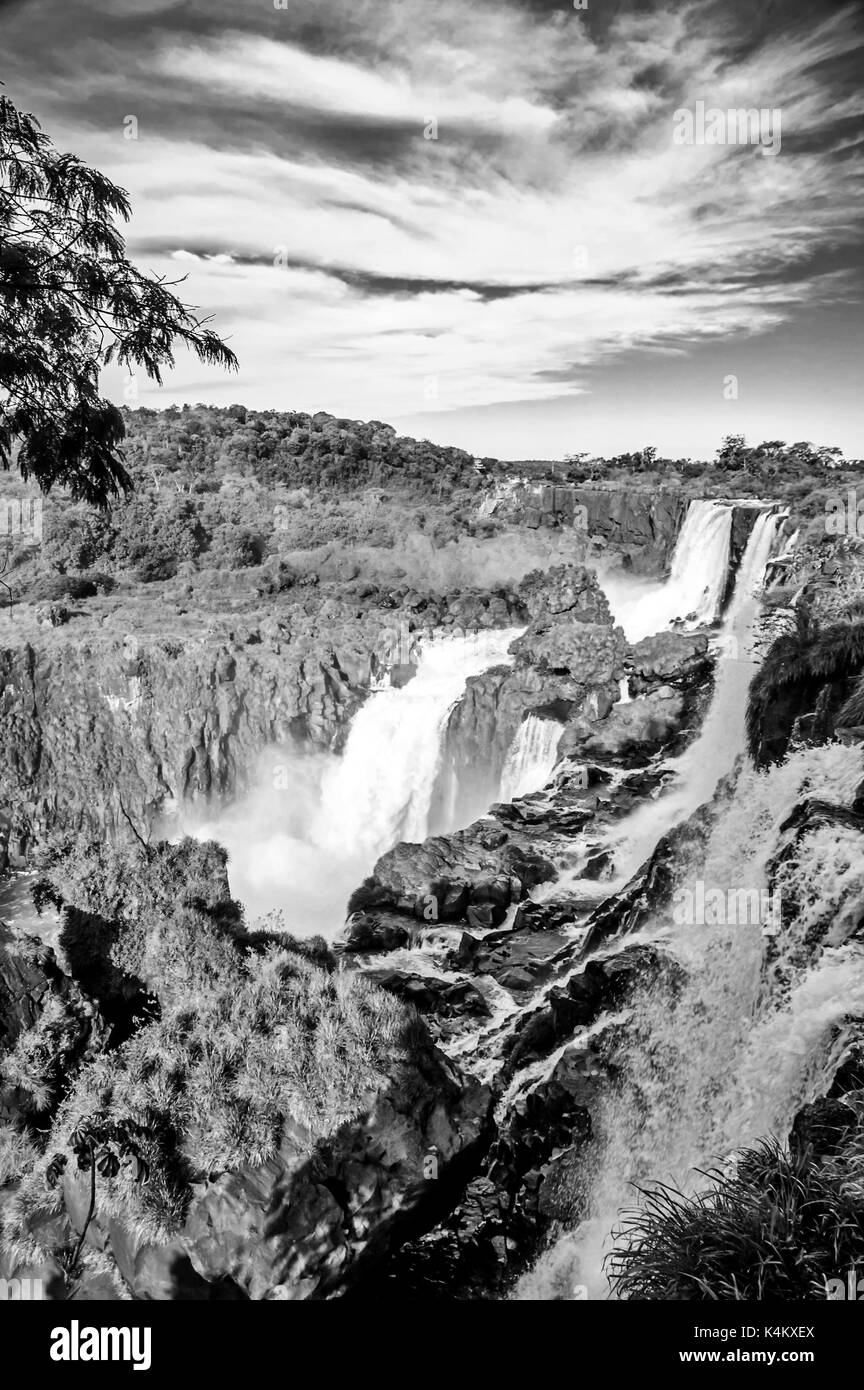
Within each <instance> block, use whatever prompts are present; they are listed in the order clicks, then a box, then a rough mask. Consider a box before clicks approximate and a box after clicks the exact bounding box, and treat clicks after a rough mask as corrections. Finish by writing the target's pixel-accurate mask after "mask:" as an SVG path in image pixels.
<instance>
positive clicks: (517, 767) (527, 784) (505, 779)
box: [500, 714, 564, 801]
mask: <svg viewBox="0 0 864 1390" xmlns="http://www.w3.org/2000/svg"><path fill="white" fill-rule="evenodd" d="M563 728H564V725H563V724H561V723H559V722H558V720H557V719H540V718H539V717H538V716H537V715H536V714H529V716H528V718H527V719H523V721H522V723H521V724H520V725H519V728H518V729H517V731H516V736H515V738H514V739H513V742H512V744H511V745H510V749H509V751H508V753H507V758H506V761H505V763H504V770H503V772H502V773H501V791H500V800H501V801H515V799H516V797H517V796H527V795H528V793H529V792H536V791H539V790H540V789H541V787H545V785H546V783H547V782H548V781H549V778H550V777H551V776H552V769H553V768H554V766H555V760H556V757H557V754H558V741H559V739H560V738H561V733H562V730H563Z"/></svg>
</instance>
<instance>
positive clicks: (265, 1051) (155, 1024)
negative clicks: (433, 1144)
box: [0, 840, 428, 1263]
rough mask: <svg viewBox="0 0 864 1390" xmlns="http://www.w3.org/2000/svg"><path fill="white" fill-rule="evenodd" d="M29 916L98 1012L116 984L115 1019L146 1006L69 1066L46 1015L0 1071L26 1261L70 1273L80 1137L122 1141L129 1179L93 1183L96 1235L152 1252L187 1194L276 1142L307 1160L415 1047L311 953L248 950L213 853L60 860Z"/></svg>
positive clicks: (127, 851)
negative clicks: (68, 1205)
mask: <svg viewBox="0 0 864 1390" xmlns="http://www.w3.org/2000/svg"><path fill="white" fill-rule="evenodd" d="M61 887H62V891H61ZM39 898H40V900H41V901H43V902H44V901H47V900H49V899H50V900H51V901H52V902H53V903H54V904H55V905H56V906H58V907H59V908H60V909H61V911H62V913H63V918H64V927H63V944H64V947H65V948H66V950H67V951H68V955H69V959H70V965H71V968H72V969H73V972H76V973H78V974H79V975H80V976H81V978H82V979H86V981H87V982H88V983H93V981H94V979H95V980H96V982H97V983H100V982H101V985H102V988H103V989H104V991H105V995H106V999H105V1002H106V1003H109V1004H110V1003H111V1002H112V997H111V991H112V989H113V990H115V991H117V990H118V989H119V987H120V985H121V984H122V982H124V981H126V982H131V984H132V985H133V987H134V988H133V990H132V993H131V995H128V996H127V1003H128V1002H129V999H130V998H135V997H136V994H137V991H138V989H139V988H140V987H141V986H142V985H143V986H146V990H147V996H148V1004H149V1006H148V1008H147V1009H146V1010H144V1011H142V1012H141V1013H140V1014H139V1015H137V1016H135V1017H134V1018H131V1019H127V1020H125V1023H124V1022H123V1021H118V1023H116V1024H115V1027H114V1028H113V1030H112V1032H111V1033H110V1035H109V1036H108V1037H107V1039H106V1040H105V1043H104V1045H103V1046H102V1047H100V1048H99V1049H97V1050H96V1052H95V1054H92V1055H89V1056H87V1057H85V1058H84V1059H83V1060H82V1059H80V1058H78V1059H77V1061H73V1054H74V1049H73V1047H72V1045H71V1041H70V1043H69V1045H67V1046H65V1047H64V1045H63V1044H64V1025H65V1023H66V1019H65V1016H64V1015H63V1010H62V1008H61V1006H60V1004H59V1003H57V1004H55V1003H53V1002H50V1001H49V1007H48V1008H46V1010H45V1012H44V1013H43V1014H42V1015H41V1016H40V1018H39V1019H38V1020H37V1022H36V1023H35V1025H34V1026H33V1027H32V1028H29V1029H25V1030H24V1031H23V1032H22V1033H21V1035H20V1036H19V1038H18V1040H17V1042H16V1045H15V1046H14V1048H12V1049H11V1050H7V1051H6V1052H5V1054H3V1055H2V1057H0V1081H2V1083H3V1085H5V1086H6V1087H7V1088H8V1087H10V1086H11V1087H17V1088H18V1094H17V1105H16V1107H15V1110H14V1112H13V1114H12V1115H11V1117H10V1114H9V1111H8V1110H7V1112H6V1119H5V1122H4V1123H3V1124H0V1196H4V1195H5V1197H6V1199H7V1200H5V1201H0V1244H2V1246H3V1248H4V1249H7V1250H13V1251H17V1252H18V1253H19V1255H22V1256H23V1257H25V1258H28V1257H29V1258H33V1257H35V1256H40V1255H41V1256H43V1257H44V1255H45V1254H46V1253H47V1254H49V1255H53V1256H57V1255H58V1253H59V1254H63V1252H64V1251H65V1255H64V1258H67V1263H68V1260H69V1258H71V1257H70V1256H69V1247H70V1245H74V1244H77V1240H73V1236H72V1233H70V1232H69V1231H67V1230H66V1227H65V1225H64V1223H63V1222H62V1221H61V1223H60V1225H59V1226H58V1225H57V1223H56V1222H55V1221H54V1220H53V1218H54V1217H57V1216H61V1215H62V1212H63V1198H64V1189H63V1184H62V1183H59V1185H58V1178H59V1177H60V1176H61V1175H62V1174H63V1173H64V1172H66V1171H67V1169H68V1171H69V1172H72V1171H73V1170H74V1164H73V1160H74V1158H75V1155H76V1152H77V1150H76V1144H77V1143H78V1138H80V1135H81V1134H82V1133H84V1132H85V1131H86V1132H88V1133H89V1132H90V1131H93V1132H95V1131H96V1130H98V1131H99V1132H100V1133H101V1132H102V1131H103V1130H104V1131H105V1133H106V1134H108V1135H109V1137H110V1135H113V1134H114V1133H115V1131H116V1133H118V1134H120V1133H121V1132H122V1133H126V1131H127V1130H128V1131H129V1132H130V1133H131V1132H133V1130H134V1133H135V1136H136V1137H135V1145H134V1147H135V1155H136V1156H137V1158H138V1159H139V1160H140V1163H138V1162H136V1163H134V1164H129V1163H127V1164H119V1165H116V1164H113V1163H108V1165H107V1167H106V1168H105V1169H104V1171H103V1170H102V1169H100V1173H101V1177H100V1179H99V1185H98V1210H97V1217H98V1219H99V1220H100V1221H103V1222H104V1221H105V1220H107V1219H108V1218H109V1217H111V1216H116V1217H117V1218H118V1219H119V1220H123V1221H125V1222H126V1223H128V1224H129V1225H130V1226H131V1227H133V1228H134V1229H135V1230H136V1232H137V1238H139V1239H142V1240H144V1239H146V1240H155V1241H157V1242H158V1241H161V1240H165V1239H168V1237H169V1236H170V1235H171V1233H172V1232H173V1231H176V1230H177V1228H178V1226H179V1225H180V1224H181V1223H182V1220H183V1217H184V1213H185V1210H186V1207H187V1204H188V1201H189V1198H190V1194H191V1187H190V1185H191V1184H192V1183H193V1182H194V1181H196V1180H197V1181H201V1180H208V1179H212V1178H213V1176H214V1175H215V1174H216V1173H218V1172H221V1171H225V1170H227V1169H237V1168H240V1167H242V1166H244V1165H260V1164H262V1163H265V1162H266V1161H267V1160H269V1159H272V1158H273V1157H274V1155H275V1154H276V1153H277V1151H278V1150H279V1148H280V1145H281V1144H283V1143H284V1142H285V1135H286V1132H290V1134H291V1135H292V1143H293V1144H294V1146H295V1147H297V1148H298V1151H299V1152H301V1153H305V1154H306V1155H307V1156H308V1155H311V1154H312V1152H313V1150H314V1148H315V1145H316V1144H317V1143H318V1141H319V1140H321V1139H323V1138H325V1137H326V1136H327V1135H332V1134H334V1133H335V1132H336V1131H337V1130H338V1129H339V1126H340V1125H342V1124H344V1123H345V1122H346V1121H348V1120H350V1119H351V1118H352V1117H353V1116H356V1115H357V1113H358V1110H362V1109H363V1107H364V1106H366V1105H368V1104H369V1103H370V1100H371V1098H372V1097H373V1096H374V1095H375V1093H376V1092H377V1091H379V1090H380V1089H382V1088H383V1087H386V1086H390V1085H392V1084H393V1083H394V1078H398V1077H399V1075H400V1074H401V1071H402V1070H403V1068H404V1067H406V1066H409V1067H410V1065H411V1063H412V1061H413V1059H414V1057H415V1056H416V1053H417V1048H418V1047H420V1048H422V1047H423V1046H428V1038H427V1035H426V1034H425V1030H424V1029H423V1027H422V1025H420V1024H419V1023H418V1021H417V1018H416V1015H415V1014H414V1013H413V1011H412V1010H410V1009H407V1008H406V1007H405V1006H404V1005H402V1004H401V1003H399V1002H398V1001H397V1000H396V999H394V998H393V997H392V996H391V995H389V994H386V993H384V992H383V991H380V990H378V989H376V988H375V987H374V986H373V985H372V984H370V983H369V982H368V981H366V980H363V979H361V978H360V977H358V976H356V975H353V974H348V973H343V972H342V971H340V970H337V969H336V968H335V961H334V959H333V957H332V956H331V954H330V953H329V951H328V950H327V948H326V946H325V945H324V943H323V942H322V941H320V939H314V938H313V939H312V940H307V941H303V942H298V941H295V940H294V939H293V938H291V937H290V936H286V935H285V934H284V933H282V932H279V933H270V932H269V931H266V930H265V931H258V932H253V933H248V932H246V930H245V928H244V925H243V921H242V915H241V912H240V909H239V908H238V907H237V905H236V904H235V903H234V902H233V901H232V900H231V898H230V896H229V894H228V889H227V881H226V878H225V852H224V851H223V850H222V849H221V848H220V847H218V846H216V845H215V844H212V843H210V844H199V843H197V842H194V841H190V840H186V841H184V842H182V843H181V844H180V845H177V846H169V845H166V844H159V845H156V846H153V847H147V846H144V845H141V844H136V843H130V844H129V845H127V846H121V845H119V844H113V845H107V846H106V845H101V846H100V845H95V844H94V845H90V846H86V847H84V848H82V847H80V846H72V845H71V844H70V845H67V846H65V847H64V848H63V849H62V850H61V851H60V852H59V853H58V854H57V855H56V856H55V857H54V860H53V862H52V865H51V867H50V868H49V870H48V872H47V874H46V876H45V878H44V879H43V880H42V883H41V885H40V887H39ZM76 903H80V904H81V906H80V907H78V906H76V905H75V904H76ZM96 920H98V921H100V922H101V923H102V926H103V930H102V932H101V933H94V932H93V931H92V926H93V923H94V921H96ZM82 951H84V952H85V953H86V954H85V956H84V957H83V958H82ZM100 953H101V954H102V955H103V957H104V958H103V960H102V961H101V962H100V963H99V964H98V966H97V962H96V960H95V957H96V956H98V955H99V954H100ZM76 966H77V967H78V969H77V971H76ZM121 993H122V991H121ZM118 997H119V996H118ZM118 997H114V999H113V1003H114V1005H115V1010H114V1013H115V1018H116V1016H117V1003H118ZM70 1031H71V1030H70ZM64 1059H65V1061H66V1062H67V1063H69V1064H70V1065H67V1066H65V1067H64V1066H63V1065H61V1064H62V1063H63V1062H64ZM4 1094H7V1095H8V1091H7V1092H4ZM94 1127H95V1129H94ZM79 1147H80V1146H79ZM109 1147H110V1146H109ZM127 1147H128V1146H127ZM130 1152H131V1150H130ZM142 1165H143V1170H144V1171H145V1175H146V1178H147V1180H146V1181H143V1180H142ZM79 1166H80V1165H79ZM4 1187H5V1189H6V1191H5V1193H4V1192H3V1188H4ZM64 1232H65V1234H64Z"/></svg>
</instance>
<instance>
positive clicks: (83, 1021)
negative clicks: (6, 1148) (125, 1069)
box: [0, 922, 108, 1122]
mask: <svg viewBox="0 0 864 1390" xmlns="http://www.w3.org/2000/svg"><path fill="white" fill-rule="evenodd" d="M42 1025H44V1026H45V1037H44V1039H43V1047H47V1048H48V1049H49V1051H50V1052H51V1054H52V1057H51V1064H50V1075H48V1076H47V1077H46V1079H45V1084H44V1086H43V1087H42V1088H40V1089H39V1090H36V1091H32V1092H31V1091H30V1090H29V1088H27V1087H26V1086H24V1085H22V1084H19V1083H18V1082H17V1081H16V1080H15V1078H14V1076H13V1075H11V1074H9V1075H5V1076H4V1071H3V1070H0V1120H8V1119H11V1118H15V1117H16V1116H19V1115H21V1116H26V1117H27V1120H28V1122H34V1121H35V1120H36V1119H37V1118H44V1115H45V1114H46V1113H47V1112H48V1111H49V1110H50V1109H51V1108H53V1106H54V1105H55V1104H56V1102H57V1100H58V1099H59V1094H60V1087H61V1086H62V1084H63V1079H64V1078H65V1076H66V1075H68V1074H70V1073H71V1072H73V1071H74V1070H75V1069H76V1068H77V1067H78V1066H79V1065H80V1064H81V1062H82V1061H83V1060H84V1059H85V1058H87V1057H89V1056H92V1055H93V1054H95V1053H96V1052H98V1051H100V1050H101V1049H102V1048H103V1047H105V1045H106V1043H107V1039H108V1028H107V1027H106V1024H105V1022H104V1020H103V1019H102V1018H101V1016H100V1014H99V1011H98V1009H97V1008H96V1007H95V1005H94V1004H93V1003H92V1001H91V1000H89V999H88V998H87V996H86V995H84V994H83V993H82V991H81V990H80V989H79V988H78V987H77V985H76V984H75V983H74V982H73V981H72V980H70V979H69V977H68V976H67V975H65V974H64V973H63V971H62V970H61V969H60V967H59V965H58V964H57V960H56V958H55V956H54V952H53V951H52V950H51V949H50V948H49V947H47V946H43V945H42V943H41V942H40V941H37V940H36V939H35V938H34V937H26V936H24V937H22V936H16V935H15V934H14V933H13V932H12V931H10V929H9V928H8V927H6V926H5V924H4V923H2V922H0V1066H2V1063H3V1060H4V1058H6V1059H8V1057H9V1054H10V1053H11V1052H12V1051H13V1049H14V1047H15V1044H16V1043H17V1042H18V1041H19V1039H20V1038H21V1037H22V1035H26V1034H29V1033H33V1034H34V1036H35V1031H34V1030H38V1029H39V1028H40V1026H42Z"/></svg>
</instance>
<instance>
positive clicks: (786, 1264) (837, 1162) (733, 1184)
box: [608, 1141, 864, 1302]
mask: <svg viewBox="0 0 864 1390" xmlns="http://www.w3.org/2000/svg"><path fill="white" fill-rule="evenodd" d="M704 1176H705V1177H706V1178H708V1179H710V1181H711V1183H712V1186H711V1187H710V1188H709V1189H707V1190H706V1191H704V1192H701V1193H698V1194H696V1195H695V1196H685V1195H684V1194H682V1193H681V1192H678V1191H676V1190H675V1189H674V1188H671V1187H667V1186H662V1185H661V1186H658V1187H656V1188H654V1189H653V1190H651V1191H648V1192H643V1193H642V1197H643V1205H642V1206H641V1207H640V1208H639V1209H637V1210H635V1211H633V1212H630V1213H627V1214H626V1215H625V1217H624V1220H623V1224H622V1228H621V1231H620V1232H619V1233H618V1234H619V1235H620V1237H621V1244H620V1246H619V1247H618V1248H617V1249H615V1250H614V1251H613V1252H612V1253H611V1255H610V1256H609V1260H608V1270H609V1277H610V1282H611V1283H612V1286H613V1289H614V1291H615V1293H616V1294H617V1296H618V1297H619V1298H625V1299H651V1300H658V1301H661V1300H663V1301H668V1300H693V1299H704V1300H707V1299H722V1300H733V1301H738V1300H743V1301H747V1300H753V1299H761V1300H765V1301H781V1300H782V1301H784V1302H785V1301H792V1302H794V1301H796V1300H799V1299H801V1300H803V1299H812V1298H825V1296H826V1287H827V1281H829V1280H831V1279H834V1278H837V1277H838V1276H840V1277H843V1276H844V1275H845V1272H846V1270H847V1269H849V1268H850V1267H856V1266H858V1265H860V1264H861V1263H862V1262H864V1219H862V1218H864V1153H862V1150H861V1145H860V1141H859V1143H858V1144H854V1145H851V1146H848V1147H847V1148H845V1149H842V1150H839V1151H838V1152H837V1153H836V1154H834V1155H832V1156H831V1157H829V1158H824V1157H823V1158H820V1159H818V1160H817V1159H816V1158H814V1156H813V1154H812V1152H811V1151H809V1150H804V1151H798V1152H794V1153H790V1152H789V1151H787V1150H786V1149H784V1148H781V1147H780V1145H778V1144H776V1143H774V1142H765V1143H762V1144H760V1145H758V1146H757V1147H756V1148H753V1149H749V1150H745V1151H744V1153H743V1154H741V1155H740V1156H739V1161H738V1164H737V1168H736V1170H735V1172H734V1173H733V1174H731V1175H729V1174H727V1173H723V1172H719V1171H714V1172H709V1173H706V1174H704Z"/></svg>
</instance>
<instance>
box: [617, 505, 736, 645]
mask: <svg viewBox="0 0 864 1390" xmlns="http://www.w3.org/2000/svg"><path fill="white" fill-rule="evenodd" d="M733 513H734V508H733V506H732V504H731V503H729V502H714V501H695V502H691V503H690V506H689V508H688V510H687V515H686V517H685V518H684V524H683V526H682V527H681V532H680V535H679V536H678V540H677V543H676V546H675V553H674V555H673V557H672V567H671V570H670V573H669V577H668V579H667V580H666V581H665V583H663V584H661V585H659V586H658V585H656V584H652V585H649V586H644V585H643V586H636V585H634V582H633V581H632V580H630V579H627V578H626V577H624V576H622V575H621V574H620V572H618V571H610V572H608V573H607V574H605V575H603V576H601V584H602V586H603V588H604V590H605V591H606V593H607V595H608V597H609V602H610V606H611V608H612V612H613V613H614V615H615V618H616V620H617V622H619V623H620V624H621V626H622V627H623V629H624V632H625V634H626V636H627V638H628V639H629V641H631V642H638V641H639V640H640V639H641V638H643V637H649V636H650V635H651V634H652V633H654V632H660V631H661V630H662V629H663V628H665V627H669V626H670V624H671V623H672V622H673V620H675V619H682V620H683V619H687V625H688V626H693V627H698V626H701V625H702V624H704V623H712V622H714V620H715V619H716V617H717V615H718V613H719V611H720V605H721V603H722V601H723V594H724V591H725V588H726V580H727V575H728V572H729V548H730V544H731V538H732V518H733Z"/></svg>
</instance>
